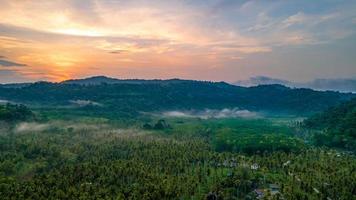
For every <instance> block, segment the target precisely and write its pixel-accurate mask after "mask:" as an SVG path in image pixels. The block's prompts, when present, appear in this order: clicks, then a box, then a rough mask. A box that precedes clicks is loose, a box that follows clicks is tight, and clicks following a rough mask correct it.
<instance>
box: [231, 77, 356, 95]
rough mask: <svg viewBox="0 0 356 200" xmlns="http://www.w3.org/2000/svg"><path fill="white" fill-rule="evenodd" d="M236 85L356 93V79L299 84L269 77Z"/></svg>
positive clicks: (238, 82)
mask: <svg viewBox="0 0 356 200" xmlns="http://www.w3.org/2000/svg"><path fill="white" fill-rule="evenodd" d="M233 84H234V85H238V86H244V87H251V86H257V85H271V84H281V85H285V86H288V87H295V88H310V89H314V90H323V91H326V90H331V91H340V92H353V93H356V78H355V79H351V78H350V79H315V80H313V81H310V82H305V83H302V82H301V83H299V82H291V81H287V80H283V79H277V78H271V77H267V76H256V77H251V78H250V79H248V80H241V81H236V82H234V83H233Z"/></svg>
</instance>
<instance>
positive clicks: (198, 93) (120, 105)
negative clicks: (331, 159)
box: [0, 79, 355, 114]
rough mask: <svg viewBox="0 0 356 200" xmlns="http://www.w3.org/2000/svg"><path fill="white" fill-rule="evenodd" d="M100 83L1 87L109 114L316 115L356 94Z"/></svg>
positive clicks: (4, 94)
mask: <svg viewBox="0 0 356 200" xmlns="http://www.w3.org/2000/svg"><path fill="white" fill-rule="evenodd" d="M95 80H96V79H95ZM114 80H116V79H114ZM111 81H112V80H111ZM94 83H95V84H78V83H77V82H73V81H70V82H64V83H46V82H39V83H34V84H31V85H26V86H23V87H6V86H3V87H0V98H1V99H5V100H11V101H15V102H20V103H27V104H32V105H48V106H68V105H72V104H73V102H74V103H76V102H77V103H78V102H79V103H80V102H82V103H83V102H87V105H89V106H96V108H95V110H96V111H108V112H110V111H113V110H115V111H124V112H133V111H157V110H170V109H171V110H172V109H205V108H226V107H230V108H233V107H238V108H241V109H248V110H254V111H267V112H279V113H290V114H310V113H315V112H318V111H322V110H325V109H326V108H328V107H330V106H333V105H336V104H338V103H340V102H343V101H345V100H348V99H350V98H352V97H354V96H355V95H354V94H346V93H338V92H321V91H313V90H310V89H292V88H288V87H285V86H282V85H265V86H256V87H250V88H245V87H238V86H233V85H229V84H227V83H224V82H202V81H189V80H179V79H172V80H152V81H147V80H145V81H144V80H126V81H122V82H119V83H117V82H113V83H112V82H109V83H107V82H101V83H98V82H94Z"/></svg>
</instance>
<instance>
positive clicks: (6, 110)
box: [0, 104, 34, 122]
mask: <svg viewBox="0 0 356 200" xmlns="http://www.w3.org/2000/svg"><path fill="white" fill-rule="evenodd" d="M33 116H34V115H33V113H32V111H31V110H30V109H29V108H27V107H26V106H24V105H12V104H6V105H0V121H5V122H16V121H23V120H28V119H30V118H32V117H33Z"/></svg>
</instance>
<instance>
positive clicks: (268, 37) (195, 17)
mask: <svg viewBox="0 0 356 200" xmlns="http://www.w3.org/2000/svg"><path fill="white" fill-rule="evenodd" d="M297 2H299V3H291V2H289V3H288V2H284V1H272V2H270V3H269V4H266V3H264V2H263V1H236V2H235V1H224V0H209V1H142V0H137V1H136V0H135V1H124V2H122V1H111V0H88V1H79V0H69V1H59V0H58V1H57V0H55V1H45V0H39V1H25V0H16V1H12V0H0V3H1V7H0V59H1V60H5V61H6V63H8V62H12V63H15V64H14V65H13V66H10V65H8V64H6V65H5V64H4V65H1V63H0V82H12V80H13V82H15V81H36V80H49V81H62V80H65V79H68V78H79V77H85V76H91V75H107V76H113V77H118V78H176V77H178V78H186V79H203V80H215V81H220V80H224V81H235V80H238V79H244V78H248V77H250V76H256V75H269V76H275V77H283V78H289V79H295V80H296V79H298V80H309V79H313V78H323V77H333V76H337V77H348V76H350V74H356V71H355V70H356V66H355V60H354V55H351V54H352V53H351V52H356V50H355V46H356V45H355V41H356V37H355V30H356V28H355V27H356V26H355V24H356V22H355V21H356V20H355V19H356V14H355V12H353V11H354V10H355V8H356V4H355V3H350V1H339V3H333V1H330V2H329V1H325V3H324V4H323V3H321V5H322V6H320V2H319V3H318V1H313V2H312V3H311V2H310V1H304V2H303V1H297ZM351 2H352V1H351ZM316 5H317V6H316ZM286 10H287V11H286ZM314 48H318V49H322V50H319V51H317V52H316V51H314V50H313V49H314ZM312 54H313V56H311V55H312ZM330 54H335V55H334V58H333V57H330V56H329V55H330ZM335 57H337V58H340V59H338V60H339V62H338V63H336V62H335ZM290 60H293V61H295V62H290ZM307 61H308V62H307ZM18 64H21V65H18ZM336 65H337V66H336ZM286 68H288V70H285V69H286ZM323 68H327V69H335V70H327V71H326V70H324V71H323V70H322V69H323ZM336 68H337V70H336ZM316 69H318V70H316ZM319 69H320V70H319ZM321 71H323V72H321ZM334 72H336V73H334ZM10 77H11V78H10Z"/></svg>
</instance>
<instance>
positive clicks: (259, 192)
mask: <svg viewBox="0 0 356 200" xmlns="http://www.w3.org/2000/svg"><path fill="white" fill-rule="evenodd" d="M254 192H255V194H256V198H257V199H263V198H264V197H265V191H264V190H263V189H255V190H254Z"/></svg>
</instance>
